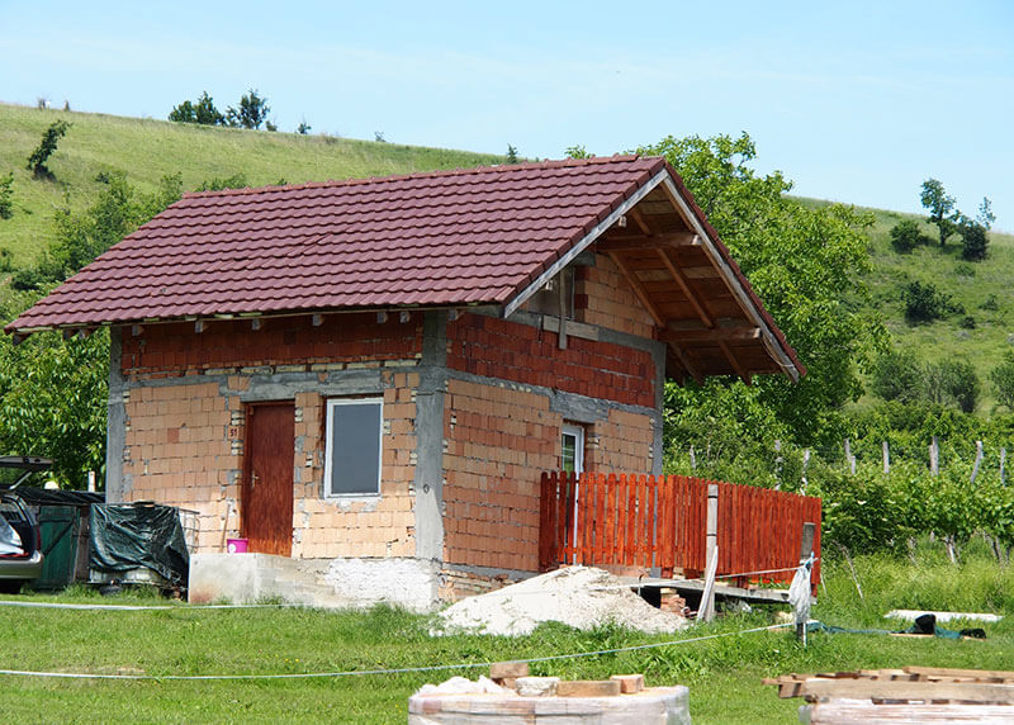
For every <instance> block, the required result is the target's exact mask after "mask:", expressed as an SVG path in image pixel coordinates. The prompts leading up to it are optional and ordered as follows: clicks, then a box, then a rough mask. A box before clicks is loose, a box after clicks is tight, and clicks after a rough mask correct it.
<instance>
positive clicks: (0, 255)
mask: <svg viewBox="0 0 1014 725" xmlns="http://www.w3.org/2000/svg"><path fill="white" fill-rule="evenodd" d="M13 269H14V253H13V252H12V251H11V250H9V249H8V248H7V247H0V272H10V271H12V270H13Z"/></svg>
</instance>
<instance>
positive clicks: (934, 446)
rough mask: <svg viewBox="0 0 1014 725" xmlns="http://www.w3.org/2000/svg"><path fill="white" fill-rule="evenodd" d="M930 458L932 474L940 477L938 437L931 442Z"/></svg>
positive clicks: (934, 437)
mask: <svg viewBox="0 0 1014 725" xmlns="http://www.w3.org/2000/svg"><path fill="white" fill-rule="evenodd" d="M929 456H930V474H931V475H934V476H939V475H940V444H939V443H938V442H937V437H936V436H933V438H932V439H931V440H930V447H929Z"/></svg>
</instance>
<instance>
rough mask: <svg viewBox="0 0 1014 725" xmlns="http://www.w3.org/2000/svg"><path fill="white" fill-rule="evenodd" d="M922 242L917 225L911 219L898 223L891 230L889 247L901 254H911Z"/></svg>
mask: <svg viewBox="0 0 1014 725" xmlns="http://www.w3.org/2000/svg"><path fill="white" fill-rule="evenodd" d="M922 241H923V236H922V234H921V233H920V232H919V224H918V223H917V222H915V221H913V220H911V219H906V220H904V221H901V222H898V223H897V224H895V225H894V226H893V227H892V228H891V246H892V247H894V251H896V252H899V253H901V254H905V253H907V252H911V251H912V250H913V249H915V248H916V247H917V246H919V244H921V243H922Z"/></svg>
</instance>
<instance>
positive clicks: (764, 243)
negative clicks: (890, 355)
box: [638, 133, 884, 445]
mask: <svg viewBox="0 0 1014 725" xmlns="http://www.w3.org/2000/svg"><path fill="white" fill-rule="evenodd" d="M638 151H639V152H640V153H645V154H656V155H662V156H665V157H666V159H667V160H668V161H669V163H670V164H672V165H673V167H674V168H675V169H676V170H677V171H678V172H679V173H680V175H681V176H682V177H683V181H684V183H685V184H686V185H687V187H688V188H689V189H690V191H691V192H692V193H693V194H694V197H695V198H696V200H697V203H698V205H699V206H700V207H701V209H702V210H703V211H704V213H705V214H706V215H707V217H708V219H709V221H710V222H711V224H712V225H713V226H714V227H715V229H716V230H717V231H718V233H719V234H720V235H721V237H722V240H723V241H724V242H725V244H726V245H727V246H728V247H729V249H730V251H731V252H732V255H733V257H734V258H735V259H736V261H737V262H738V263H739V265H740V267H741V268H742V270H743V272H744V273H745V274H746V276H747V278H748V279H749V280H750V283H751V285H752V286H753V287H754V289H756V291H757V293H758V295H760V297H761V299H762V300H763V301H764V304H765V306H766V307H767V309H768V310H769V311H770V312H771V314H772V316H773V317H774V319H775V321H776V322H777V323H778V325H779V327H780V328H781V329H782V331H783V332H784V333H785V335H786V337H787V338H788V340H789V343H790V344H791V345H792V346H793V347H794V348H795V349H796V351H797V353H798V354H799V357H800V359H801V360H802V362H803V363H804V364H805V365H806V367H807V369H808V374H807V375H806V376H805V377H803V378H802V379H801V380H800V382H799V383H797V384H793V383H791V382H790V381H789V380H787V379H785V378H784V377H782V376H764V377H759V378H757V379H756V382H755V383H754V385H753V386H752V387H750V388H748V389H745V390H744V392H742V393H737V396H738V397H740V398H741V401H740V404H741V405H749V406H754V407H756V409H757V410H756V411H755V413H754V415H755V417H756V418H757V419H772V420H776V421H777V422H778V424H779V426H781V427H782V428H783V429H784V432H785V434H786V435H788V436H790V437H791V438H792V439H793V440H795V441H796V442H797V443H799V444H801V445H806V444H810V443H814V442H816V441H817V439H819V438H821V437H824V438H827V439H830V438H832V437H834V436H836V435H837V434H838V432H839V431H840V427H841V426H840V422H841V421H840V410H841V408H842V406H843V405H845V403H847V402H849V401H853V400H856V399H858V397H859V396H860V395H861V393H862V385H861V381H860V376H859V369H860V366H861V365H864V364H865V362H866V360H867V357H868V354H869V352H870V351H871V350H872V349H873V347H874V346H875V345H876V344H879V343H880V342H881V341H882V340H883V336H884V331H883V329H882V327H881V326H880V325H879V323H877V322H875V321H871V320H870V319H869V318H868V317H867V316H864V315H863V314H862V311H861V310H860V305H859V302H860V301H861V300H862V299H864V298H865V296H866V294H867V292H866V290H865V288H864V287H863V285H862V283H861V282H860V278H861V273H862V272H864V271H865V270H867V269H868V267H869V264H870V262H869V257H868V252H867V248H866V247H867V239H866V235H865V230H866V229H867V228H868V227H869V226H870V225H871V223H872V219H871V217H870V216H869V215H868V214H865V213H860V212H858V211H856V210H855V209H854V208H853V207H846V206H842V205H838V204H835V205H831V206H828V207H822V208H808V207H805V206H803V205H802V204H800V203H799V202H797V201H795V200H794V199H791V198H790V197H788V196H786V193H787V192H788V191H789V190H790V189H791V188H792V184H791V182H789V181H788V180H786V179H785V178H784V177H783V176H782V174H781V173H780V172H777V171H776V172H774V173H772V174H767V175H763V176H762V175H759V174H757V173H756V172H755V171H754V170H753V169H752V168H751V167H750V162H751V161H752V160H753V159H754V157H755V156H756V148H755V146H754V142H753V141H752V140H751V138H750V137H749V135H747V134H746V133H743V134H742V135H740V136H739V137H738V138H733V137H731V136H727V135H721V136H716V137H713V138H708V139H705V138H701V137H699V136H690V137H687V138H682V139H677V138H674V137H672V136H670V137H667V138H665V139H663V140H662V141H660V142H659V143H657V144H654V145H651V146H646V147H643V148H640V149H638ZM730 385H731V386H744V388H745V384H744V383H742V382H729V381H726V380H712V381H710V382H708V383H707V384H706V385H705V386H703V388H700V387H697V386H694V385H692V384H691V385H688V386H687V387H686V388H684V389H678V390H671V391H670V393H669V397H670V403H671V404H672V405H673V406H675V411H673V414H672V416H670V423H672V424H676V425H678V426H682V427H683V428H684V430H686V431H692V430H696V431H698V432H697V433H696V434H695V435H698V436H708V435H717V434H720V431H719V429H720V428H721V426H723V425H725V421H722V420H717V419H716V420H712V421H711V422H710V423H709V422H708V421H706V420H703V419H700V416H701V415H704V414H705V411H709V410H710V411H711V413H708V415H713V416H719V417H721V415H722V413H721V410H720V409H719V410H716V409H715V408H714V406H712V405H711V404H710V403H709V401H713V400H715V399H716V394H717V391H718V389H720V388H723V387H726V386H730ZM745 414H746V413H745V412H744V411H743V410H739V411H730V412H729V413H728V415H729V416H738V417H742V415H745ZM671 429H672V428H671ZM747 435H753V436H757V435H759V433H758V432H757V431H753V432H750V431H748V432H747Z"/></svg>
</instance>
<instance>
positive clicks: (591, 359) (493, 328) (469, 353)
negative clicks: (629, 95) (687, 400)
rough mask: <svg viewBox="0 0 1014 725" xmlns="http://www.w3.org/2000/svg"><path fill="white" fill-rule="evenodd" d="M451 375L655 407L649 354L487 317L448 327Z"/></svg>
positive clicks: (470, 316) (461, 320) (469, 317)
mask: <svg viewBox="0 0 1014 725" xmlns="http://www.w3.org/2000/svg"><path fill="white" fill-rule="evenodd" d="M447 341H448V346H447V347H448V354H447V366H448V367H449V368H451V369H452V370H461V371H463V372H468V373H474V374H476V375H483V376H487V377H493V378H500V379H502V380H511V381H514V382H519V383H527V384H530V385H541V386H544V387H547V388H555V389H557V390H565V391H567V392H571V393H578V394H580V395H587V396H589V397H592V398H601V399H604V400H614V401H617V402H620V403H627V404H630V405H640V406H645V407H649V408H650V407H653V406H654V405H655V364H654V361H653V360H652V357H651V354H650V353H648V352H645V351H643V350H634V349H632V348H629V347H624V346H622V345H614V344H611V343H607V342H598V341H593V340H585V339H582V338H578V337H568V338H567V349H566V350H560V349H559V347H558V340H557V335H556V333H554V332H547V331H545V330H539V329H537V328H535V327H532V326H530V325H523V324H520V323H517V322H510V321H508V320H501V319H498V318H495V317H488V316H485V315H476V314H466V315H463V316H462V317H460V318H459V319H458V320H456V321H454V322H450V323H448V325H447Z"/></svg>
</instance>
